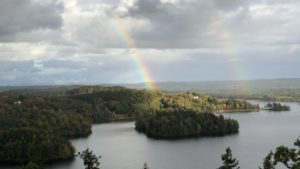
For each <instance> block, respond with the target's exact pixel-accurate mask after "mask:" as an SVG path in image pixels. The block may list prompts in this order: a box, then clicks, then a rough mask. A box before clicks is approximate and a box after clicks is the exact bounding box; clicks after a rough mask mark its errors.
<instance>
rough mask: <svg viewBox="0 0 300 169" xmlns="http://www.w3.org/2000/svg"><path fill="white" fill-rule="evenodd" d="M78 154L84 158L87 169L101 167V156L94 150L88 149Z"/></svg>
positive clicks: (98, 168)
mask: <svg viewBox="0 0 300 169" xmlns="http://www.w3.org/2000/svg"><path fill="white" fill-rule="evenodd" d="M78 155H79V157H80V158H82V159H83V164H84V166H85V169H100V167H99V166H100V161H99V159H100V158H101V156H99V157H97V156H96V155H95V154H94V153H93V151H92V150H90V149H86V150H84V151H82V152H78Z"/></svg>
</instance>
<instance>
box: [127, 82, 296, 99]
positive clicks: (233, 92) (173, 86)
mask: <svg viewBox="0 0 300 169" xmlns="http://www.w3.org/2000/svg"><path fill="white" fill-rule="evenodd" d="M155 85H156V86H157V88H159V89H160V90H162V91H166V92H183V91H191V92H200V93H205V94H210V95H213V96H219V97H234V98H248V99H249V98H250V99H251V98H252V99H264V100H284V101H298V100H300V79H261V80H241V81H207V82H159V83H156V84H155ZM124 86H125V87H129V88H143V87H144V86H145V85H144V84H142V83H140V84H129V85H124ZM295 98H297V99H296V100H295Z"/></svg>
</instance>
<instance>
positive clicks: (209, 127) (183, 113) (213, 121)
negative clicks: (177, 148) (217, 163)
mask: <svg viewBox="0 0 300 169" xmlns="http://www.w3.org/2000/svg"><path fill="white" fill-rule="evenodd" d="M135 128H136V130H137V131H139V132H143V133H145V134H147V136H149V137H155V138H165V139H172V138H182V137H198V136H222V135H226V134H232V133H238V131H239V124H238V122H237V121H236V120H233V119H225V118H224V117H223V116H222V115H220V116H217V115H214V114H212V113H196V112H193V111H190V110H175V111H171V112H170V111H162V112H157V113H156V114H155V115H150V116H149V117H143V118H139V119H137V121H136V123H135Z"/></svg>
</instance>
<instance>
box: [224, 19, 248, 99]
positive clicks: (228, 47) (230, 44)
mask: <svg viewBox="0 0 300 169" xmlns="http://www.w3.org/2000/svg"><path fill="white" fill-rule="evenodd" d="M221 28H222V29H221V31H222V33H223V35H225V37H224V39H223V41H224V43H223V47H224V48H225V55H224V57H225V60H226V61H227V66H229V69H230V71H231V72H232V75H231V76H232V77H233V80H235V81H236V82H237V83H236V84H237V85H238V86H237V88H236V90H238V91H239V92H241V93H244V92H248V91H249V89H251V87H250V84H249V83H248V82H247V81H246V80H245V79H243V78H244V77H246V73H245V72H244V69H243V67H242V65H241V63H240V61H239V58H238V50H237V46H238V45H236V43H235V42H234V38H233V37H232V34H231V33H230V31H229V29H228V28H227V26H226V24H225V23H222V25H221Z"/></svg>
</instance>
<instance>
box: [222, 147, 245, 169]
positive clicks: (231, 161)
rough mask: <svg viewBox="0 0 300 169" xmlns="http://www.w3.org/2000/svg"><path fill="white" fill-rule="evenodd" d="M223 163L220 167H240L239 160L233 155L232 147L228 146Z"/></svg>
mask: <svg viewBox="0 0 300 169" xmlns="http://www.w3.org/2000/svg"><path fill="white" fill-rule="evenodd" d="M222 161H223V165H222V166H221V167H219V168H218V169H239V168H240V167H239V166H238V165H239V161H237V160H236V159H235V158H233V157H232V152H231V149H230V147H227V148H226V153H225V154H223V155H222Z"/></svg>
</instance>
